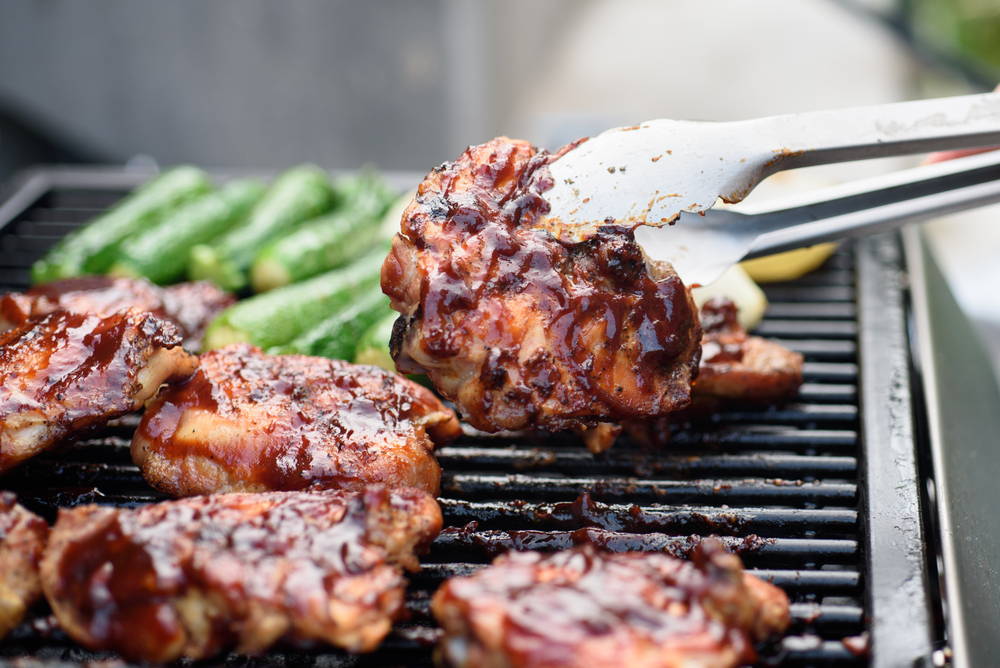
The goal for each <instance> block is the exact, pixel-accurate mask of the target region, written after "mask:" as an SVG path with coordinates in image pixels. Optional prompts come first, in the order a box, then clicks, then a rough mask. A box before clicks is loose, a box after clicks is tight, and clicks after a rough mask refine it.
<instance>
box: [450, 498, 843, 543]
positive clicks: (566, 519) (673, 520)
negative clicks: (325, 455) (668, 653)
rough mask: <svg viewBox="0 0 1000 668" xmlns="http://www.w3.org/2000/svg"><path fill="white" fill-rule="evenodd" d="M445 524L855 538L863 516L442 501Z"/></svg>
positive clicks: (580, 502)
mask: <svg viewBox="0 0 1000 668" xmlns="http://www.w3.org/2000/svg"><path fill="white" fill-rule="evenodd" d="M441 510H442V512H443V513H444V517H445V521H446V522H447V523H448V524H450V525H455V526H460V525H464V524H466V523H468V522H474V521H475V522H478V523H479V525H480V526H484V527H489V528H498V529H516V528H525V527H526V526H530V527H532V528H538V529H562V530H567V529H576V528H578V527H582V526H592V527H598V528H601V529H608V530H610V531H628V532H633V533H636V532H637V533H646V532H652V531H655V532H661V533H672V534H682V535H687V534H692V533H697V534H701V535H710V534H717V535H744V534H747V533H753V534H759V533H764V534H766V535H768V536H782V537H786V536H800V535H802V534H803V533H804V532H807V531H808V532H814V531H815V527H817V526H821V527H823V529H822V530H823V535H824V536H828V535H837V534H852V533H853V532H854V530H855V528H856V526H857V521H858V514H857V511H855V510H853V509H846V508H822V509H808V510H802V509H789V508H745V507H741V508H726V509H719V508H711V507H704V508H701V507H683V508H679V507H677V506H637V505H623V504H604V503H599V502H596V501H594V500H593V499H591V498H590V496H589V495H583V496H581V497H580V498H578V499H577V500H576V501H574V502H572V503H569V502H562V503H526V502H524V501H463V500H459V499H443V500H442V502H441Z"/></svg>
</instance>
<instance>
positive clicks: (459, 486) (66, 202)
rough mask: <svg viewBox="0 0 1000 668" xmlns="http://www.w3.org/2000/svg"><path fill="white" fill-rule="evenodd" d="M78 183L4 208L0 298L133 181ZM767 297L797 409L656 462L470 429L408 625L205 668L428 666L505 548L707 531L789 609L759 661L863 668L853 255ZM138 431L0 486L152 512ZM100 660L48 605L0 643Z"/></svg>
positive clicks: (42, 657) (712, 428) (122, 431)
mask: <svg viewBox="0 0 1000 668" xmlns="http://www.w3.org/2000/svg"><path fill="white" fill-rule="evenodd" d="M84 177H86V178H84ZM75 178H76V181H74V180H73V178H64V179H63V183H62V185H60V183H59V182H58V180H55V181H53V180H52V179H49V181H46V182H45V183H44V184H43V185H41V186H37V185H36V187H35V191H32V190H31V183H30V182H29V183H28V184H27V185H26V186H25V187H23V188H22V190H21V192H19V193H18V194H17V195H15V199H16V198H17V197H18V195H20V196H21V199H22V201H21V202H14V204H16V205H17V211H14V212H13V213H12V210H13V207H12V206H11V202H12V201H13V200H10V201H8V204H7V205H5V209H0V224H2V223H3V222H4V221H5V220H10V221H11V222H10V223H9V224H8V225H7V226H6V227H5V228H3V230H2V232H0V288H2V289H4V290H9V289H23V288H25V287H27V285H28V268H29V267H30V264H31V262H32V261H34V260H35V259H36V258H37V257H38V256H39V255H40V254H41V253H43V252H44V251H45V250H46V249H47V248H48V247H49V246H50V245H51V244H53V243H54V242H55V241H56V240H57V239H58V238H59V237H61V236H62V235H64V234H66V233H67V232H69V231H70V230H72V229H74V228H75V227H77V226H78V225H80V224H82V223H83V222H85V221H87V220H89V219H90V218H91V217H92V216H93V215H95V214H96V213H98V212H99V211H101V210H103V209H104V208H106V207H107V206H109V205H110V204H112V203H113V202H114V201H116V200H117V199H118V198H119V197H121V195H122V194H123V193H124V192H125V186H126V185H129V184H130V183H131V182H132V181H134V180H135V179H134V178H133V177H128V176H122V175H120V174H118V175H117V176H114V177H112V178H109V179H105V180H104V181H101V179H99V178H97V177H92V175H87V174H84V175H83V177H81V176H80V175H77V176H76V177H75ZM88 179H90V180H88ZM80 183H83V184H84V185H87V186H88V187H81V186H80ZM4 211H6V213H7V215H8V218H6V219H5V218H3V213H4ZM765 292H766V293H767V296H768V298H769V300H770V301H771V308H770V310H769V312H768V316H767V318H766V319H765V321H764V322H763V323H762V324H761V326H760V327H759V329H758V330H757V333H759V334H762V335H765V336H769V337H773V338H775V339H777V340H779V341H781V342H782V343H783V344H784V345H786V346H787V347H789V348H791V349H793V350H797V351H800V352H802V353H803V354H804V355H805V360H806V364H805V369H804V371H805V384H804V385H803V386H802V389H801V392H800V394H799V396H798V397H797V398H795V399H794V400H792V401H790V402H788V403H786V404H783V405H778V406H752V405H729V406H726V407H724V408H722V409H721V410H719V411H718V412H716V413H714V414H711V415H706V416H701V417H689V418H686V421H685V422H678V424H676V425H675V429H674V436H673V439H672V442H671V445H670V448H669V449H668V450H666V451H664V452H655V453H648V452H643V451H642V450H640V449H638V448H637V447H636V446H634V445H633V444H631V443H629V442H628V441H627V440H626V439H624V438H622V439H619V441H618V443H617V444H616V445H615V447H614V448H613V449H612V450H611V451H610V452H607V453H605V454H604V455H603V456H593V455H591V454H590V453H589V452H588V451H587V450H586V449H585V448H584V446H583V444H582V443H581V442H579V440H578V439H577V438H575V437H571V436H568V435H565V434H555V435H531V434H518V435H512V434H504V435H494V436H490V435H483V434H479V433H476V432H474V431H473V430H471V429H467V430H466V433H465V435H464V436H463V437H462V438H461V439H459V440H458V441H457V442H456V443H454V444H453V445H451V446H450V447H446V448H441V449H440V450H439V451H438V459H439V461H440V463H441V466H442V468H443V469H444V471H445V474H444V478H443V480H442V492H441V499H440V500H441V505H442V509H443V512H444V517H445V525H446V527H447V528H446V530H445V531H444V533H442V535H441V537H440V538H439V539H438V540H437V541H436V543H435V544H434V546H433V549H432V551H431V553H430V554H429V555H427V556H426V557H425V558H424V559H423V560H422V562H423V564H424V567H423V570H422V572H421V573H419V574H417V575H414V576H412V577H411V586H410V589H409V592H408V598H407V601H408V608H409V610H410V611H411V613H412V615H411V619H410V621H409V622H407V623H405V624H401V625H399V626H397V628H396V630H395V631H394V632H393V634H392V635H391V636H390V637H389V638H388V639H387V640H386V642H385V643H384V644H383V646H382V648H381V649H379V650H378V651H377V652H376V653H375V654H372V655H368V656H363V657H355V656H349V655H346V654H343V653H339V652H337V651H330V650H327V649H323V650H320V651H318V652H315V653H311V652H301V651H296V650H289V651H287V652H283V651H278V652H272V653H270V654H268V655H265V656H263V657H256V658H247V657H241V656H236V655H232V656H229V657H227V658H221V659H219V660H217V661H215V662H209V664H210V665H227V666H271V665H275V666H277V665H303V666H312V665H315V666H324V667H327V666H340V665H352V666H353V665H414V666H416V665H428V664H430V663H431V661H432V658H431V657H432V645H433V641H434V640H435V638H436V635H437V633H438V631H437V629H436V628H435V626H434V624H433V621H432V619H431V618H430V615H429V612H428V604H429V600H430V596H431V595H432V594H433V592H434V590H435V589H436V588H437V586H438V585H439V584H440V583H441V582H442V581H443V580H444V579H446V578H448V577H450V576H452V575H462V574H468V573H471V572H474V571H475V570H477V569H479V568H481V567H482V566H483V565H484V564H487V563H489V561H490V559H491V558H492V557H494V556H495V555H497V554H498V553H500V552H502V551H504V550H506V549H509V548H512V547H513V548H534V549H542V550H550V549H558V548H562V547H566V546H569V545H572V544H575V543H578V542H581V541H588V540H589V541H593V542H595V543H598V544H600V545H603V546H606V547H607V548H609V549H613V550H625V549H628V550H667V551H669V552H672V553H674V554H678V555H684V554H686V553H687V552H688V551H689V550H690V549H691V547H692V546H693V545H694V544H695V543H696V542H697V540H698V539H699V537H702V536H707V535H712V534H714V535H719V536H722V537H723V540H724V541H725V543H726V544H727V545H728V546H729V547H730V548H731V549H732V550H734V551H735V552H737V553H738V554H740V555H741V556H742V558H743V560H744V562H745V564H746V566H747V568H748V569H749V570H750V571H751V572H753V573H755V574H757V575H758V576H760V577H762V578H764V579H766V580H770V581H772V582H774V583H775V584H776V585H778V586H780V587H782V588H783V589H784V590H785V591H786V592H787V593H788V595H789V597H790V598H791V601H792V607H791V612H792V618H793V625H792V627H791V629H790V631H789V634H788V636H787V637H786V638H785V639H784V640H782V641H781V642H780V643H779V644H777V645H776V646H772V647H768V648H765V649H764V653H763V656H764V658H763V659H762V661H763V662H764V663H765V664H767V665H777V664H780V665H789V666H791V665H794V666H799V665H865V664H867V662H868V658H867V656H866V654H865V652H864V651H863V650H862V651H861V652H860V655H858V650H857V647H858V644H857V643H853V642H846V643H845V642H843V641H842V639H843V638H845V637H853V636H858V635H860V634H862V633H864V632H866V631H867V630H868V624H867V623H866V602H867V601H866V599H867V598H868V594H867V593H866V575H865V557H864V555H863V552H864V550H865V546H866V545H867V544H868V543H867V542H866V537H865V535H864V533H863V532H864V528H865V527H866V526H867V523H866V522H864V521H859V519H860V520H863V519H864V518H859V501H860V500H861V497H862V495H859V485H861V484H862V483H861V481H862V477H861V476H860V474H859V458H860V457H861V454H862V452H861V450H860V442H859V429H860V423H859V415H858V406H859V403H858V394H859V382H858V378H859V369H858V355H857V352H858V351H857V341H858V319H857V307H856V300H855V255H854V252H853V251H851V250H844V251H841V252H838V253H837V254H836V255H834V256H833V257H832V258H831V259H830V261H828V262H827V263H826V265H824V267H822V268H821V269H820V270H818V271H817V272H814V273H812V274H810V275H808V276H806V277H803V278H801V279H799V280H797V281H794V282H791V283H786V284H775V285H770V286H766V287H765ZM137 422H138V419H137V418H135V417H130V418H126V419H122V420H120V421H118V422H116V423H114V424H113V425H111V426H110V427H109V428H108V429H107V430H106V431H105V432H103V433H102V434H100V435H99V437H98V438H93V439H90V440H87V441H84V442H81V443H79V444H78V445H77V446H76V447H74V448H72V449H70V450H68V451H66V452H65V453H63V454H61V455H59V456H45V457H41V458H38V459H36V460H33V461H30V462H28V463H26V464H25V465H23V466H22V467H20V468H19V469H16V470H15V471H13V472H11V473H10V474H9V475H8V476H6V477H5V478H2V479H0V487H2V488H8V489H14V490H15V491H17V492H18V495H19V497H20V499H21V501H22V502H23V503H24V504H25V505H26V506H28V507H29V508H31V509H33V510H35V511H36V512H39V513H41V514H43V515H45V516H46V517H47V518H48V519H50V520H52V519H54V516H55V512H56V509H57V508H58V507H60V506H72V505H77V504H82V503H101V504H112V505H117V506H135V505H139V504H142V503H147V502H151V501H156V500H158V499H160V498H162V496H161V495H159V494H158V493H157V492H155V491H153V490H152V489H151V488H150V487H149V486H148V485H146V483H145V482H144V481H143V479H142V477H141V476H140V474H139V472H138V470H137V469H136V467H135V466H133V465H132V463H131V460H130V457H129V453H128V446H129V442H130V440H131V434H132V431H133V429H134V428H135V425H136V424H137ZM869 475H874V473H873V472H870V474H869ZM914 493H916V492H915V490H914ZM852 647H853V648H854V649H853V650H852ZM112 658H114V655H104V654H94V653H91V652H86V651H84V650H82V649H80V648H78V647H77V646H76V645H75V644H74V643H73V642H72V641H70V640H69V639H68V638H67V637H66V636H65V635H64V634H63V633H62V632H61V631H60V630H58V627H57V625H56V623H55V621H54V619H53V618H51V617H50V616H49V615H48V610H47V609H45V607H44V605H42V606H40V607H39V609H38V610H37V614H36V615H35V616H34V617H32V618H31V619H29V620H28V621H26V622H25V623H23V624H22V625H21V626H20V627H19V628H18V629H16V630H15V631H14V632H13V633H12V634H11V636H9V637H8V638H7V639H6V640H5V641H3V642H2V643H0V665H18V666H23V665H30V664H32V663H35V662H44V663H46V664H47V665H55V664H59V663H68V664H74V665H80V664H83V663H86V662H90V661H94V660H108V659H112Z"/></svg>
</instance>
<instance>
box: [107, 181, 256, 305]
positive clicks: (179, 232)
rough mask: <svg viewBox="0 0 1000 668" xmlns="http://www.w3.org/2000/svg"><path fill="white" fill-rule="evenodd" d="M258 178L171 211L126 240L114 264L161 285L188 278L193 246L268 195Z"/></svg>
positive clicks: (233, 184) (121, 272)
mask: <svg viewBox="0 0 1000 668" xmlns="http://www.w3.org/2000/svg"><path fill="white" fill-rule="evenodd" d="M264 192H265V188H264V185H263V184H262V183H261V182H260V181H257V180H256V179H236V180H234V181H230V182H229V183H227V184H226V185H225V186H224V187H222V188H221V189H220V190H218V191H216V192H214V193H209V194H208V195H203V196H201V197H199V198H198V199H195V200H192V201H191V202H188V203H187V204H184V205H182V206H181V207H180V208H178V209H176V210H175V211H173V212H172V213H170V214H168V215H167V216H166V217H165V218H164V220H163V223H162V224H160V225H157V226H156V227H154V228H153V229H151V230H149V231H147V232H142V233H140V234H137V235H136V236H134V237H130V238H128V239H126V240H125V241H124V242H123V243H122V245H121V252H120V258H119V259H118V261H117V262H115V264H114V265H112V267H111V272H110V273H112V274H115V275H118V276H145V277H146V278H148V279H149V280H151V281H153V282H154V283H159V284H161V285H163V284H166V283H174V282H176V281H179V280H181V279H182V278H183V277H184V272H185V271H186V270H187V263H188V255H189V254H190V252H191V247H192V246H194V245H196V244H200V243H206V242H209V241H211V240H212V239H214V238H215V237H217V236H219V235H220V234H222V233H224V232H226V230H228V229H229V228H231V227H233V225H236V224H237V223H239V222H240V221H241V220H243V218H244V217H245V216H246V215H247V214H248V213H249V212H250V209H251V208H253V206H254V204H256V203H257V201H258V200H260V198H261V197H262V196H263V195H264Z"/></svg>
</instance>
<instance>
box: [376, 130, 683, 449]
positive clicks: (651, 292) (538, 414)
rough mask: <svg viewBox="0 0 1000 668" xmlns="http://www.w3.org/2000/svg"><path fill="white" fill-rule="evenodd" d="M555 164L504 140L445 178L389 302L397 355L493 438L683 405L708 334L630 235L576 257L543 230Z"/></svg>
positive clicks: (385, 281)
mask: <svg viewBox="0 0 1000 668" xmlns="http://www.w3.org/2000/svg"><path fill="white" fill-rule="evenodd" d="M575 146H576V144H571V145H569V146H567V147H565V148H564V149H562V151H560V152H558V153H556V154H554V155H550V154H548V153H547V152H545V151H536V150H535V149H534V147H532V146H531V145H530V144H527V143H526V142H518V141H512V140H509V139H506V138H500V139H496V140H493V141H492V142H489V143H488V144H485V145H483V146H477V147H470V148H469V150H468V151H466V152H465V154H463V155H462V157H461V158H459V159H458V160H456V161H455V162H452V163H445V164H443V165H441V166H440V167H438V168H437V169H435V170H434V171H433V172H432V173H431V174H430V175H428V177H427V179H426V180H425V181H424V182H423V183H422V184H421V186H420V188H419V190H418V193H417V196H416V198H415V200H414V202H413V203H411V205H410V207H409V208H408V209H407V211H406V213H405V214H404V215H403V220H402V225H401V231H400V234H399V235H397V237H396V238H395V240H394V242H393V249H392V252H391V254H390V255H389V257H388V258H386V261H385V264H384V265H383V269H382V289H383V291H384V292H385V293H386V294H387V295H389V297H391V298H392V300H393V307H394V308H396V309H397V310H399V311H400V312H402V313H403V314H404V316H403V318H402V322H403V324H404V326H402V327H398V328H397V331H396V336H395V337H394V345H393V354H394V359H395V361H396V364H397V367H398V368H399V369H400V370H401V371H404V372H426V373H428V375H429V376H430V377H431V379H432V381H434V384H435V386H436V387H437V389H438V390H439V391H441V392H442V393H443V394H444V395H445V396H447V397H448V398H450V399H453V400H455V401H456V403H457V404H458V406H459V408H460V409H461V412H462V414H463V416H464V417H465V418H466V419H468V420H469V422H471V423H472V424H473V425H474V426H475V427H477V428H480V429H485V430H496V429H501V428H503V429H515V428H522V427H526V426H540V427H548V428H568V427H581V426H582V427H592V426H595V425H596V424H597V423H598V422H601V421H608V419H612V420H613V419H623V418H640V417H648V416H654V415H661V414H665V413H667V412H669V411H671V410H674V409H676V408H679V407H681V406H683V405H685V404H686V403H687V400H688V389H689V383H690V380H691V375H692V373H693V371H692V368H695V369H696V367H697V355H698V345H697V343H698V341H699V339H700V335H701V332H700V329H699V324H698V318H697V314H696V311H695V309H694V307H693V304H692V302H691V301H690V297H689V294H688V291H687V290H686V288H685V287H684V285H683V284H682V283H681V281H680V279H679V278H678V277H677V275H676V274H675V273H674V272H673V271H672V269H670V268H669V266H668V265H665V264H662V263H657V264H655V265H648V264H647V262H646V260H645V258H644V256H643V253H642V250H641V249H640V248H639V246H638V245H637V244H636V243H635V241H634V238H633V235H632V232H631V231H629V230H627V229H624V228H622V229H608V228H602V229H601V230H600V231H599V232H598V233H597V234H596V235H595V236H594V237H593V238H592V239H589V240H588V241H586V242H583V243H579V244H572V243H563V242H561V241H559V240H558V239H556V238H555V237H553V236H552V235H551V234H550V233H549V232H547V231H544V230H539V229H534V228H533V227H532V225H533V223H534V222H536V221H537V220H538V219H539V218H540V217H541V216H542V215H544V214H545V213H546V212H547V211H548V204H547V203H546V202H545V200H544V199H543V197H542V194H543V193H544V192H545V191H546V190H548V189H549V188H551V187H552V185H553V184H552V177H551V174H550V172H549V170H548V168H547V166H548V165H549V163H550V162H552V161H553V160H555V159H558V158H559V157H560V156H561V155H562V154H563V153H565V152H566V151H569V150H571V149H572V148H574V147H575Z"/></svg>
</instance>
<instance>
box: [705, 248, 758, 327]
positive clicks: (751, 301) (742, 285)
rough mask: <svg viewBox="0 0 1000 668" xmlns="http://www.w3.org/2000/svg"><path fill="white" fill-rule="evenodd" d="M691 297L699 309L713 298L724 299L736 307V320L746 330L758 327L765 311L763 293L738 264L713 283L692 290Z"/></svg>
mask: <svg viewBox="0 0 1000 668" xmlns="http://www.w3.org/2000/svg"><path fill="white" fill-rule="evenodd" d="M691 296H692V297H694V303H695V304H697V305H698V308H699V309H701V307H702V306H703V305H704V304H705V302H707V301H710V300H712V299H714V298H715V297H726V298H727V299H729V300H730V301H731V302H733V303H734V304H735V305H736V319H737V320H739V322H740V324H741V325H743V327H745V328H746V329H747V330H752V329H754V328H755V327H756V326H757V325H759V324H760V321H761V320H763V319H764V312H765V311H766V310H767V297H765V296H764V291H763V290H761V289H760V287H759V286H758V285H757V284H756V283H754V282H753V279H752V278H750V277H749V276H748V275H747V272H745V271H743V269H742V268H741V267H740V265H738V264H734V265H733V266H732V267H730V268H729V269H727V270H726V273H724V274H723V275H722V276H721V277H720V278H719V280H717V281H716V282H715V283H712V284H711V285H706V286H705V287H703V288H694V289H692V290H691Z"/></svg>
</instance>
